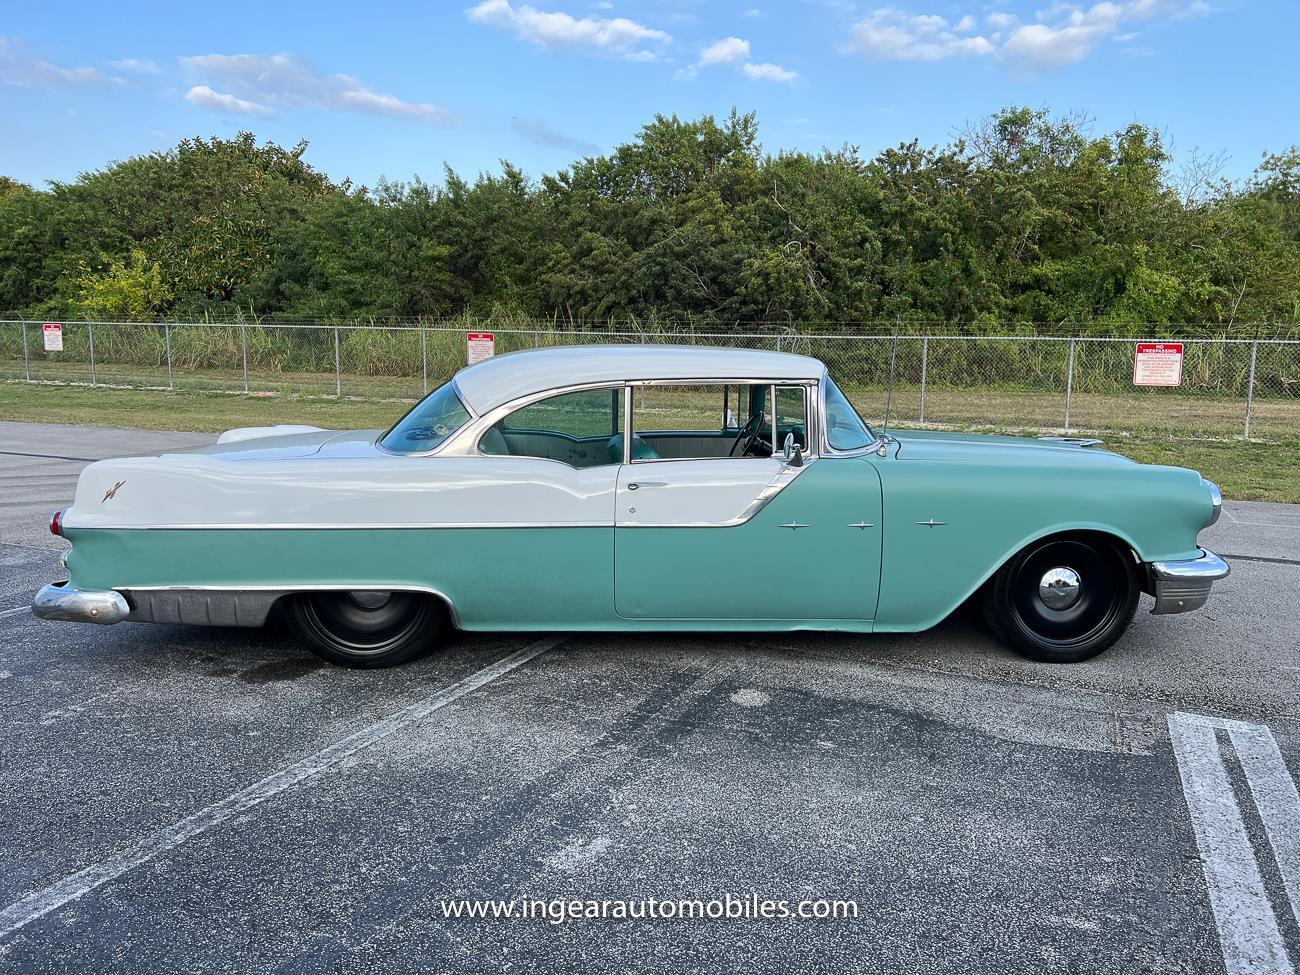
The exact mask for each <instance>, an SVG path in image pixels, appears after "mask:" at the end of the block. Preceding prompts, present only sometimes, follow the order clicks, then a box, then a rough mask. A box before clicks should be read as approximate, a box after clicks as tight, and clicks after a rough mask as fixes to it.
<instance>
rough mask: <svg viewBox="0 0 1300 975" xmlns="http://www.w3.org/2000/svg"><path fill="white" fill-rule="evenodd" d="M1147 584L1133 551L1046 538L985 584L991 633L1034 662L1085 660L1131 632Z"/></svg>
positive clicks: (1112, 545)
mask: <svg viewBox="0 0 1300 975" xmlns="http://www.w3.org/2000/svg"><path fill="white" fill-rule="evenodd" d="M1140 591H1141V585H1140V582H1139V579H1138V567H1137V563H1136V562H1135V561H1134V560H1133V558H1132V557H1131V556H1130V554H1129V552H1128V550H1127V549H1125V548H1122V547H1120V546H1119V545H1117V544H1115V543H1114V542H1111V541H1108V540H1106V539H1100V538H1091V537H1089V538H1082V537H1080V538H1056V539H1045V540H1044V541H1041V542H1038V543H1036V544H1034V545H1030V546H1029V547H1028V548H1026V549H1024V550H1023V551H1022V552H1020V553H1019V554H1018V555H1016V556H1015V557H1014V558H1013V559H1011V561H1009V562H1008V563H1007V564H1006V565H1004V566H1003V567H1002V568H1001V569H999V570H998V572H997V574H996V575H995V576H994V577H993V578H992V579H991V580H989V583H988V585H987V586H985V589H984V593H983V599H982V608H983V610H984V618H985V619H986V620H987V621H988V624H989V628H990V629H992V630H993V632H994V633H995V634H996V635H997V636H998V637H999V638H1001V639H1002V641H1003V642H1004V643H1006V644H1008V645H1009V646H1010V647H1011V648H1012V649H1014V650H1016V651H1018V652H1019V653H1022V654H1024V655H1025V656H1026V657H1030V658H1032V659H1034V660H1043V661H1046V662H1048V663H1077V662H1078V661H1080V660H1087V659H1088V658H1089V657H1094V656H1096V655H1097V654H1099V653H1101V652H1102V651H1103V650H1105V649H1106V648H1107V647H1109V646H1110V645H1111V644H1113V643H1114V642H1115V641H1116V640H1118V639H1119V638H1120V636H1122V635H1123V633H1124V631H1125V630H1127V629H1128V626H1129V624H1130V623H1131V622H1132V621H1133V614H1134V613H1135V612H1137V605H1138V594H1139V592H1140Z"/></svg>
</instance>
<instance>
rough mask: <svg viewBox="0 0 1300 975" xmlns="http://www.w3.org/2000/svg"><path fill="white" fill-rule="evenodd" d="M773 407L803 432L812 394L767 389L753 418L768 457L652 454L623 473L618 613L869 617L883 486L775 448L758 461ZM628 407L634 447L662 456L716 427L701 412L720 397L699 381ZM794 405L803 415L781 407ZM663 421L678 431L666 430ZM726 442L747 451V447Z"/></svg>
mask: <svg viewBox="0 0 1300 975" xmlns="http://www.w3.org/2000/svg"><path fill="white" fill-rule="evenodd" d="M643 394H644V395H643ZM773 398H775V399H776V401H777V403H778V409H777V413H778V417H779V419H778V422H777V424H775V426H776V428H778V429H782V430H789V431H791V432H797V433H800V434H802V433H803V432H804V431H806V429H807V423H806V417H807V416H808V413H807V410H808V409H809V407H810V405H811V404H813V403H815V402H817V399H816V396H815V388H814V387H803V386H781V385H778V384H767V389H766V390H765V391H764V394H763V396H762V398H761V402H762V403H763V406H762V407H761V409H760V410H756V411H755V412H762V413H763V419H762V421H761V422H760V423H759V425H758V429H759V431H760V438H759V439H762V436H761V435H762V434H765V435H766V437H765V439H766V442H767V444H768V446H767V447H766V448H764V447H762V446H759V447H758V449H757V450H756V453H758V454H760V456H738V455H728V456H718V457H705V458H700V457H689V458H679V457H663V456H658V457H645V458H643V459H640V460H636V459H634V460H632V461H631V463H629V464H626V465H624V466H623V467H622V468H620V470H619V475H618V484H617V489H616V492H615V531H614V549H615V559H614V561H615V573H614V575H615V582H614V588H615V607H616V609H617V611H618V614H619V615H620V616H622V617H624V618H629V619H647V620H652V619H660V620H697V621H754V622H763V623H768V624H788V625H791V626H795V625H797V624H798V623H799V622H801V621H805V622H806V621H814V620H870V619H872V618H873V616H874V614H875V606H876V599H877V595H878V592H879V578H880V538H881V534H880V523H881V495H880V479H879V477H878V475H877V474H876V472H875V469H874V468H873V467H872V466H871V465H870V464H869V463H866V462H865V461H863V460H862V459H860V458H832V457H819V456H817V455H816V454H808V455H806V456H805V458H804V460H803V464H802V466H794V465H792V464H789V463H787V462H786V461H785V460H784V458H783V457H782V456H781V454H780V452H779V450H778V451H776V452H774V453H772V454H771V455H769V456H761V454H763V453H764V450H765V449H766V450H768V451H770V450H771V447H770V441H771V440H772V439H773V426H774V425H773V424H772V419H771V417H772V412H771V407H770V404H771V402H772V400H773ZM632 399H633V405H632V410H631V413H632V417H631V419H632V422H631V428H632V430H633V434H634V438H640V436H641V434H642V433H647V434H649V435H650V436H649V437H647V438H645V439H646V440H647V441H648V442H652V443H658V444H660V447H659V448H657V449H663V446H662V445H664V444H667V443H670V442H671V441H672V438H671V437H669V436H666V435H665V434H666V433H672V432H682V433H689V432H690V431H692V430H695V429H697V428H699V427H702V426H706V425H707V424H710V423H712V422H713V419H712V418H711V417H709V416H708V414H707V409H708V407H707V404H709V403H716V402H718V397H717V395H716V393H715V390H713V389H711V388H706V387H705V386H704V385H702V384H672V385H669V384H660V385H657V386H652V387H649V388H648V389H646V390H642V391H638V394H637V395H636V396H634V397H633V398H632ZM795 401H797V403H798V404H799V405H798V412H800V413H801V414H802V415H801V416H793V415H791V414H793V413H795V412H796V411H795V410H793V409H787V408H785V407H784V406H783V404H789V403H793V402H795ZM755 402H756V403H757V402H759V400H758V399H756V400H755ZM701 404H704V405H703V406H701ZM752 418H753V417H752V415H751V418H750V419H752ZM719 420H720V422H721V423H723V424H724V425H725V423H726V422H727V420H726V418H719ZM664 422H671V423H675V424H677V425H678V426H679V427H680V430H679V431H672V430H669V431H665V430H664V429H663V427H662V424H663V423H664ZM747 425H748V424H747V423H741V424H738V425H737V429H736V435H737V437H738V438H739V437H745V436H747V435H746V434H745V430H746V426H747ZM794 439H795V441H796V442H797V441H798V439H800V438H799V437H798V436H796V437H795V438H794ZM732 443H733V444H734V445H735V447H736V449H737V453H739V451H740V448H741V447H743V443H741V444H737V443H735V440H734V439H733V441H732Z"/></svg>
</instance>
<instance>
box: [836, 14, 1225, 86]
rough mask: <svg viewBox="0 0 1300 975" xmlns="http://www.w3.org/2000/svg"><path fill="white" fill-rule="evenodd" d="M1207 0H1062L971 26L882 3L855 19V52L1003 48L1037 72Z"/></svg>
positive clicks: (978, 52) (920, 53)
mask: <svg viewBox="0 0 1300 975" xmlns="http://www.w3.org/2000/svg"><path fill="white" fill-rule="evenodd" d="M1209 10H1210V8H1209V6H1208V5H1207V3H1206V2H1205V0H1100V2H1097V3H1093V4H1092V5H1091V6H1089V7H1081V6H1077V5H1075V4H1073V3H1070V2H1067V0H1057V2H1055V3H1053V4H1052V6H1050V7H1048V8H1047V9H1044V10H1039V11H1038V12H1037V18H1038V22H1037V23H1033V24H1021V23H1020V21H1019V20H1018V19H1017V18H1016V17H1015V16H1014V15H1012V14H1009V13H1005V12H1002V11H995V12H993V13H990V14H989V15H988V16H987V17H985V22H986V23H987V24H988V25H989V27H991V28H993V30H992V31H991V32H989V33H987V34H974V33H971V31H973V30H974V29H975V26H976V24H975V20H974V18H973V17H972V16H970V15H969V14H967V15H965V16H963V17H962V18H961V19H960V20H959V21H957V23H956V24H954V25H949V23H948V21H947V20H946V19H945V18H943V17H941V16H938V15H937V14H911V13H906V12H904V11H902V10H898V9H896V8H894V7H881V8H879V9H877V10H874V11H872V12H871V13H870V14H868V15H867V16H866V17H864V18H862V19H861V20H859V21H858V22H857V23H856V24H854V25H853V38H852V40H851V41H850V42H849V44H848V45H846V47H845V50H846V51H848V52H849V53H855V54H862V55H865V56H866V57H869V58H872V59H874V60H878V61H943V60H946V59H948V58H954V57H969V56H975V57H983V56H986V55H996V56H997V57H998V59H999V60H1001V61H1003V62H1005V63H1007V64H1008V65H1009V66H1010V67H1011V68H1012V69H1013V70H1014V71H1016V72H1017V73H1019V74H1023V75H1032V74H1036V73H1038V72H1041V71H1050V70H1053V69H1056V68H1061V67H1064V66H1066V65H1069V64H1075V63H1077V62H1079V61H1082V60H1083V59H1084V58H1086V57H1087V56H1088V55H1089V54H1090V53H1091V52H1092V51H1093V49H1094V48H1095V47H1096V45H1097V43H1098V42H1099V41H1101V40H1102V39H1104V38H1107V37H1113V38H1114V39H1115V40H1118V41H1121V42H1124V41H1126V40H1131V39H1132V37H1134V36H1136V35H1135V34H1133V33H1132V32H1129V33H1123V34H1121V33H1118V31H1119V30H1120V28H1121V27H1122V26H1123V25H1125V24H1131V23H1134V22H1140V21H1146V20H1152V19H1154V18H1157V17H1189V16H1201V15H1203V14H1206V13H1208V12H1209Z"/></svg>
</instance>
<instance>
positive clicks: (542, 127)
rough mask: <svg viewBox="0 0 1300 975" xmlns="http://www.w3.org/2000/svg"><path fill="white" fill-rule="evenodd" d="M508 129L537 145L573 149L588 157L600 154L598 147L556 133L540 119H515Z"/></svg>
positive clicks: (561, 133)
mask: <svg viewBox="0 0 1300 975" xmlns="http://www.w3.org/2000/svg"><path fill="white" fill-rule="evenodd" d="M510 128H512V129H514V130H515V132H516V133H518V134H519V135H521V136H523V137H524V138H525V139H527V140H528V141H529V142H536V143H537V144H538V145H542V146H555V147H557V148H560V149H573V150H576V151H578V152H581V153H583V154H584V155H588V156H594V155H595V154H596V153H598V152H600V146H596V145H592V144H591V143H590V142H583V141H582V140H581V139H575V138H573V137H572V136H569V135H565V134H564V133H563V132H557V131H556V130H555V129H553V128H551V126H550V125H548V124H547V123H545V122H543V121H541V120H540V119H531V118H520V117H515V118H514V119H512V120H511V122H510Z"/></svg>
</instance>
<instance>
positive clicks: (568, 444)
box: [478, 386, 623, 467]
mask: <svg viewBox="0 0 1300 975" xmlns="http://www.w3.org/2000/svg"><path fill="white" fill-rule="evenodd" d="M622 431H623V387H621V386H616V387H611V388H607V389H583V390H578V391H577V392H573V393H560V394H559V395H557V396H548V397H547V398H546V399H542V400H538V401H537V402H535V403H529V404H528V405H527V406H521V407H520V408H519V409H517V410H515V411H514V412H512V413H508V414H507V415H506V416H504V417H502V418H501V419H500V420H498V421H497V422H496V423H495V424H493V425H492V426H491V427H489V428H488V429H487V431H486V432H485V433H484V434H483V436H482V437H481V438H480V439H479V443H478V450H479V453H481V454H488V455H491V456H497V457H542V458H545V459H547V460H557V461H560V462H561V463H564V464H568V465H569V466H571V467H600V466H602V465H604V464H620V463H622V462H623V437H622Z"/></svg>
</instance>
